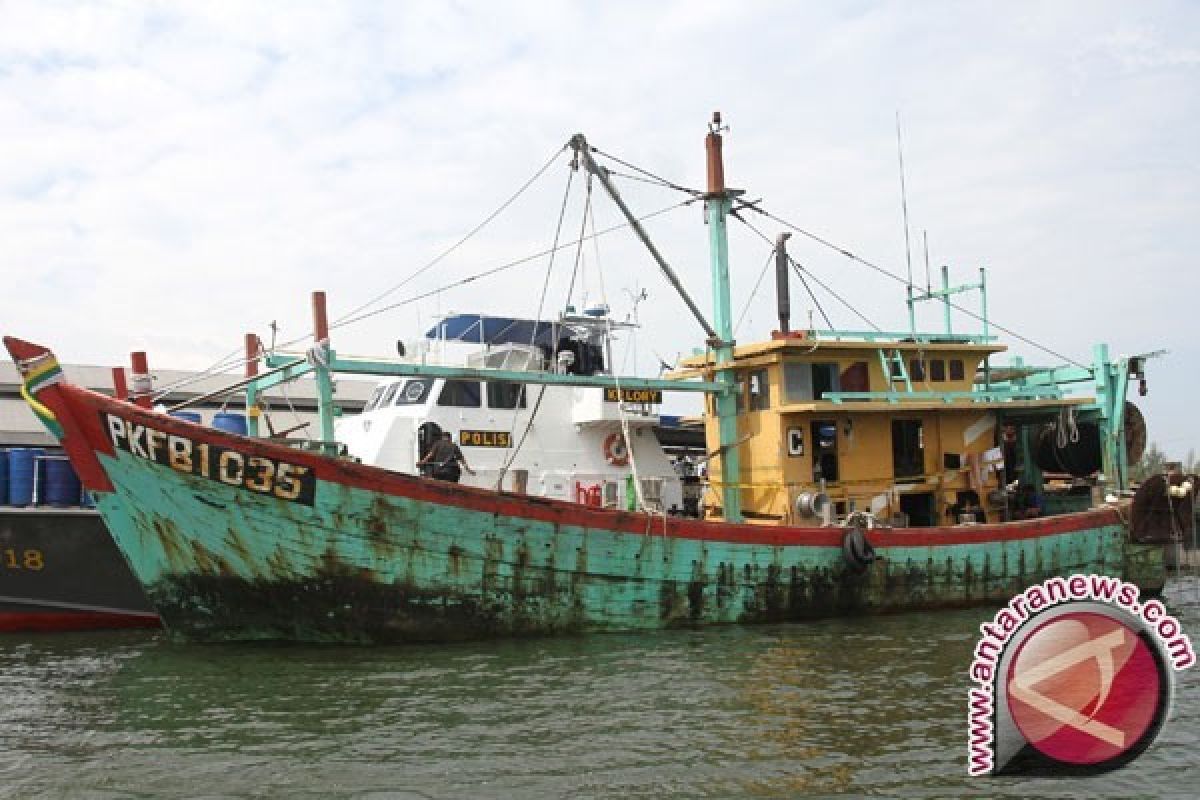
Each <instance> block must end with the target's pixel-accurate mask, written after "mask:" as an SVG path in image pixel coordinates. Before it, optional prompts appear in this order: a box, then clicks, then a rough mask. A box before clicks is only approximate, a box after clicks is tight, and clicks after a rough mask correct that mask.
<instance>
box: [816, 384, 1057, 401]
mask: <svg viewBox="0 0 1200 800" xmlns="http://www.w3.org/2000/svg"><path fill="white" fill-rule="evenodd" d="M1062 396H1063V393H1062V391H1061V390H1059V389H1056V388H1054V387H1047V388H1045V389H1013V388H992V389H990V390H985V391H971V392H925V391H912V392H825V393H824V394H823V395H821V399H823V400H829V401H830V402H833V403H844V402H847V401H853V400H887V401H889V402H898V401H901V400H940V401H942V402H944V403H954V402H956V401H959V400H969V401H971V402H972V403H1003V402H1006V401H1009V400H1058V399H1061V398H1062Z"/></svg>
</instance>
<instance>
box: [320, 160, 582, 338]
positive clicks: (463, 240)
mask: <svg viewBox="0 0 1200 800" xmlns="http://www.w3.org/2000/svg"><path fill="white" fill-rule="evenodd" d="M566 149H567V145H565V144H564V145H563V146H562V147H560V148H558V149H557V150H555V151H554V155H552V156H550V158H549V159H548V160H547V161H546V163H545V164H543V165H542V166H541V167H540V168H539V169H538V171H537V172H535V173H533V176H532V177H531V178H529V180H527V181H525V183H523V184H521V188H519V189H517V191H516V192H514V193H513V194H512V195H511V196H510V197H509V198H508V199H507V200H505V201H504V202H503V203H501V204H500V207H499V208H497V209H496V210H495V211H493V212H492V213H491V214H489V215H488V216H487V217H485V218H484V220H483V221H482V222H480V223H479V224H478V225H476V226H475V227H474V228H472V229H471V230H470V231H468V232H467V234H466V235H465V236H463V237H462V238H461V239H459V240H458V241H457V242H455V243H454V244H453V245H451V246H450V247H449V248H447V249H446V250H444V251H442V253H441V254H440V255H438V256H437V257H436V258H434V259H433V260H432V261H430V262H428V263H427V264H425V265H424V266H423V267H421V268H420V269H418V270H417V271H416V272H413V273H412V274H411V275H409V276H408V277H406V278H405V279H404V280H402V281H400V282H399V283H397V284H396V285H395V286H393V287H391V288H390V289H387V290H386V291H383V292H381V293H380V294H378V295H376V296H375V297H373V298H372V299H370V300H368V301H367V302H365V303H363V304H362V305H360V306H357V307H356V308H353V309H351V310H350V311H348V312H346V313H345V314H344V315H343V316H341V317H340V318H338V319H337V320H335V321H334V324H337V323H340V322H343V321H344V320H346V319H347V318H349V317H352V316H354V315H355V314H357V313H358V312H360V311H362V310H363V309H366V308H369V307H371V306H373V305H375V304H376V303H378V302H379V301H380V300H382V299H383V298H385V297H387V296H388V295H390V294H392V293H393V292H396V291H398V290H399V289H401V288H402V287H404V286H405V285H407V284H408V283H409V282H410V281H412V280H413V279H415V278H417V277H419V276H420V275H422V274H424V273H425V272H427V271H429V270H430V269H432V268H433V267H434V266H435V265H437V264H438V263H439V262H441V261H442V259H444V258H446V256H448V255H450V254H451V253H453V252H454V251H455V250H457V249H458V248H460V247H462V246H463V245H464V244H466V242H467V241H468V240H469V239H470V238H471V237H473V236H474V235H475V234H477V233H479V232H480V231H481V230H483V229H484V228H485V227H487V226H488V224H489V223H490V222H492V220H494V219H496V217H498V216H500V214H502V213H503V212H504V211H505V209H507V208H508V207H509V206H511V205H512V204H513V203H514V202H516V200H517V198H518V197H520V196H521V195H522V194H524V193H525V191H526V190H527V189H528V188H529V187H530V186H532V185H533V184H534V183H536V182H537V179H538V178H540V177H542V175H544V174H545V173H546V170H548V169H550V167H551V166H552V165H553V164H554V162H555V161H557V160H558V157H559V156H560V155H562V152H563V151H564V150H566ZM331 327H332V326H331Z"/></svg>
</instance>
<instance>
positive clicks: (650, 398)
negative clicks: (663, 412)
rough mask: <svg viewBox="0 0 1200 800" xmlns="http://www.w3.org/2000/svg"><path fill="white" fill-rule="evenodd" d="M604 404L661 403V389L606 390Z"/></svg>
mask: <svg viewBox="0 0 1200 800" xmlns="http://www.w3.org/2000/svg"><path fill="white" fill-rule="evenodd" d="M604 402H606V403H617V402H621V403H661V402H662V390H661V389H621V390H620V392H618V391H617V390H616V389H615V388H607V389H605V390H604Z"/></svg>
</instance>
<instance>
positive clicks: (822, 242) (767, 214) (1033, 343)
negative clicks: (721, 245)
mask: <svg viewBox="0 0 1200 800" xmlns="http://www.w3.org/2000/svg"><path fill="white" fill-rule="evenodd" d="M745 207H746V208H749V209H751V210H752V211H756V212H758V213H759V214H762V215H763V216H765V217H766V218H768V219H770V220H774V221H775V222H778V223H779V224H780V225H785V226H787V227H788V228H791V229H792V230H793V231H795V232H796V233H798V234H800V235H801V236H805V237H807V238H809V239H811V240H813V241H814V242H816V243H817V244H820V245H822V246H824V247H828V248H829V249H830V250H834V251H836V252H838V253H841V254H842V255H843V256H845V257H846V258H848V259H850V260H851V261H855V262H857V263H859V264H862V265H863V266H864V267H869V268H870V269H873V270H875V271H876V272H878V273H879V274H880V275H883V276H884V277H887V278H890V279H892V280H894V281H896V282H898V283H900V284H902V285H904V286H908V285H909V283H908V282H907V281H905V280H904V278H902V277H900V276H899V275H897V274H895V273H894V272H891V271H890V270H887V269H884V268H883V267H881V266H879V265H878V264H873V263H871V262H870V261H868V260H867V259H865V258H861V257H859V256H856V255H855V254H854V253H851V252H850V251H849V250H847V249H845V248H844V247H839V246H838V245H836V244H834V243H833V242H831V241H829V240H827V239H823V238H822V237H820V236H818V235H817V234H815V233H810V232H809V231H806V230H804V229H803V228H801V227H800V226H799V225H795V224H793V223H791V222H788V221H787V220H785V219H782V218H780V217H777V216H775V215H774V214H772V213H770V212H769V211H765V210H763V209H761V208H759V207H757V206H749V205H748V206H745ZM809 274H810V275H811V274H812V273H811V272H810V273H809ZM814 280H815V277H814ZM946 302H947V303H948V304H949V305H950V307H951V308H953V309H955V310H956V311H960V312H962V313H963V314H966V315H967V316H968V317H971V318H973V319H975V320H978V321H979V322H982V321H983V317H982V316H981V315H980V314H977V313H976V312H974V311H971V310H970V309H968V308H964V307H962V306H960V305H959V304H958V303H955V302H953V301H951V300H948V299H947V300H946ZM987 322H988V325H989V326H991V327H993V328H995V329H996V330H999V331H1003V332H1004V333H1007V334H1008V335H1009V336H1012V337H1013V338H1014V339H1019V340H1020V341H1022V342H1024V343H1025V344H1027V345H1030V346H1031V347H1036V348H1037V349H1038V350H1041V351H1042V352H1044V353H1048V354H1050V355H1052V356H1054V357H1055V358H1060V359H1062V360H1063V361H1064V362H1065V363H1067V364H1071V365H1072V366H1076V367H1079V368H1080V369H1083V370H1086V371H1087V372H1088V373H1091V372H1092V371H1093V370H1092V368H1091V367H1089V366H1088V365H1086V364H1082V363H1080V362H1078V361H1076V360H1075V359H1073V358H1071V357H1069V356H1066V355H1063V354H1062V353H1060V352H1058V351H1057V350H1053V349H1051V348H1049V347H1047V346H1046V345H1044V344H1041V343H1039V342H1036V341H1034V340H1033V339H1030V338H1029V337H1027V336H1022V335H1021V334H1019V333H1017V332H1016V331H1014V330H1013V329H1012V328H1007V327H1005V326H1003V325H1000V324H998V323H997V322H996V321H995V320H992V319H989V320H988V321H987Z"/></svg>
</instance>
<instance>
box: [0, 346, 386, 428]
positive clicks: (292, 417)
mask: <svg viewBox="0 0 1200 800" xmlns="http://www.w3.org/2000/svg"><path fill="white" fill-rule="evenodd" d="M63 370H64V372H65V373H66V375H67V378H68V379H69V380H71V381H72V382H73V383H75V384H77V385H79V386H85V387H87V388H89V389H94V390H95V391H97V392H101V393H103V394H108V395H113V394H114V393H120V392H121V389H122V388H123V387H121V386H117V387H114V375H113V370H112V369H110V368H109V367H101V366H95V365H86V364H66V365H64V366H63ZM118 373H119V374H121V375H122V376H123V374H124V373H123V372H122V371H120V370H118ZM151 373H152V375H153V387H154V388H155V389H163V388H166V387H172V386H176V387H178V388H176V389H171V390H170V391H168V392H167V394H165V395H163V396H162V397H161V398H160V399H159V401H158V402H161V403H162V404H163V405H165V406H167V407H172V406H176V405H179V404H180V403H185V402H189V401H193V400H195V399H196V398H198V397H202V396H204V395H206V394H210V393H212V392H215V391H217V390H219V389H221V388H223V387H226V386H228V385H229V384H230V383H231V382H233V381H235V380H237V377H238V376H236V375H229V374H226V373H213V374H204V373H201V372H198V371H193V370H177V369H155V368H153V365H151ZM374 387H375V382H374V381H356V380H340V381H338V384H337V404H338V406H339V408H341V409H342V411H343V412H345V413H351V414H354V413H358V412H359V411H361V410H362V407H363V406H364V405H365V404H366V402H367V399H368V398H369V397H370V396H371V391H372V389H374ZM20 389H21V378H20V376H19V375H18V374H17V369H16V367H15V366H14V365H13V363H12V362H11V361H6V362H4V363H0V447H54V446H56V445H57V442H56V441H55V440H54V437H53V436H51V435H50V432H49V431H47V430H46V427H45V426H44V425H43V424H42V423H41V422H40V421H39V420H38V418H37V417H36V416H34V414H33V412H32V411H31V410H30V408H29V405H28V404H27V403H26V402H25V401H24V400H23V399H22V398H21V394H20ZM265 401H266V402H267V404H268V405H269V407H270V408H271V410H272V411H271V415H272V416H274V417H276V419H277V420H278V421H277V423H276V425H277V427H279V428H280V429H285V428H291V427H293V426H303V425H307V426H309V427H310V429H311V431H312V432H313V433H315V432H316V431H318V430H319V428H318V427H317V426H318V425H319V419H318V415H317V386H316V384H315V382H314V381H312V380H307V381H305V380H300V381H296V382H295V383H293V384H291V385H290V386H288V387H287V393H286V394H284V393H283V392H282V391H280V390H276V391H273V392H268V393H267V394H266V397H265ZM222 409H227V410H229V411H243V410H244V409H245V406H244V403H243V401H242V398H241V397H239V396H237V395H234V396H232V397H231V398H230V399H229V401H228V403H226V398H225V397H213V398H211V399H208V400H205V401H203V402H200V403H197V404H196V405H194V406H192V407H190V408H189V410H191V411H194V412H198V413H199V414H200V415H201V417H202V421H203V422H205V423H211V422H212V417H213V415H214V414H216V413H217V412H219V411H221V410H222ZM265 432H266V431H265V430H264V433H265Z"/></svg>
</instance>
